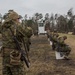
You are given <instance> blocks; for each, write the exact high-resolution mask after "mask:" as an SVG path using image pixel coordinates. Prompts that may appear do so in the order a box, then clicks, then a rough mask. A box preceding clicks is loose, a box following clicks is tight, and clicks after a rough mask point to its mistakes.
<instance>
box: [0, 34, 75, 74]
mask: <svg viewBox="0 0 75 75" xmlns="http://www.w3.org/2000/svg"><path fill="white" fill-rule="evenodd" d="M60 35H62V34H60ZM31 42H32V44H31V46H30V51H29V58H30V61H31V65H30V68H29V69H28V68H26V72H27V75H75V46H74V45H75V36H71V35H68V39H67V41H66V43H67V44H69V45H70V47H71V48H72V51H71V54H70V55H69V58H70V60H56V57H55V51H53V50H52V48H51V46H50V44H49V41H48V40H47V37H46V35H40V36H38V37H36V36H35V37H34V36H33V37H32V38H31ZM0 60H1V58H0ZM1 68H2V65H1V61H0V71H1ZM0 75H1V72H0Z"/></svg>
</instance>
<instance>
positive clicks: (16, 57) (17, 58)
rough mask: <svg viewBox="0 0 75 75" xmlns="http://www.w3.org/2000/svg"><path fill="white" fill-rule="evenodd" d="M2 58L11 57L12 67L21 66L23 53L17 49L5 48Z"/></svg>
mask: <svg viewBox="0 0 75 75" xmlns="http://www.w3.org/2000/svg"><path fill="white" fill-rule="evenodd" d="M2 56H3V57H10V64H11V65H20V64H21V53H20V52H19V51H18V50H17V49H11V48H3V50H2Z"/></svg>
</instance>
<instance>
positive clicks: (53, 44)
mask: <svg viewBox="0 0 75 75" xmlns="http://www.w3.org/2000/svg"><path fill="white" fill-rule="evenodd" d="M58 36H59V34H58V33H53V34H52V50H55V48H56V45H57V39H58Z"/></svg>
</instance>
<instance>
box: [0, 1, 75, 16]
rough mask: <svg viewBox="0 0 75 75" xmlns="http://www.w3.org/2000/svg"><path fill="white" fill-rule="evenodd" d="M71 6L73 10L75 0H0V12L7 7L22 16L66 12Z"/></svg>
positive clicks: (3, 11)
mask: <svg viewBox="0 0 75 75" xmlns="http://www.w3.org/2000/svg"><path fill="white" fill-rule="evenodd" d="M70 8H73V12H75V0H0V13H2V14H4V13H7V12H8V10H9V9H14V10H15V11H16V12H18V13H19V14H21V15H22V16H24V15H25V14H28V15H29V16H32V15H33V14H34V13H36V12H38V13H43V14H45V13H50V14H51V13H54V14H55V13H58V14H62V15H63V14H66V13H67V11H68V10H69V9H70Z"/></svg>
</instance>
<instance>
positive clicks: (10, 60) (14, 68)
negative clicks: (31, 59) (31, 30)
mask: <svg viewBox="0 0 75 75" xmlns="http://www.w3.org/2000/svg"><path fill="white" fill-rule="evenodd" d="M9 28H11V29H12V31H13V33H14V35H15V36H16V37H17V39H18V41H19V43H20V46H22V41H21V39H22V38H23V37H24V35H25V34H23V33H24V30H23V28H22V27H21V25H20V22H19V15H18V14H17V13H16V12H14V11H13V12H11V13H9V14H8V19H6V20H5V21H4V23H3V25H2V43H3V46H2V57H3V58H2V65H3V67H2V73H3V75H26V73H25V70H24V63H23V61H21V60H20V52H19V51H18V50H17V48H16V44H15V42H14V40H13V38H12V34H11V31H10V29H9ZM13 54H14V56H13ZM15 59H16V60H15ZM14 60H15V61H14ZM14 62H15V63H14Z"/></svg>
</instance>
